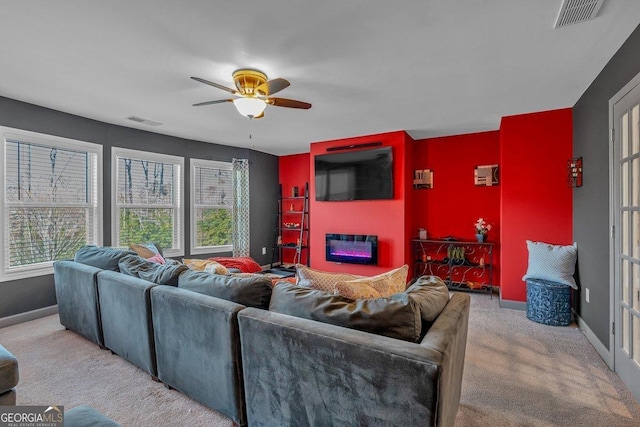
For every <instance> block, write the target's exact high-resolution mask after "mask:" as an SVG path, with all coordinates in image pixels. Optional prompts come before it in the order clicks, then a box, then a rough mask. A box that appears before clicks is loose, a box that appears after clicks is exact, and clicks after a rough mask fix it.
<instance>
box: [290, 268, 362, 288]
mask: <svg viewBox="0 0 640 427" xmlns="http://www.w3.org/2000/svg"><path fill="white" fill-rule="evenodd" d="M296 275H297V277H298V285H299V286H304V287H306V288H311V289H317V290H320V291H325V292H329V293H333V292H334V287H335V285H336V283H338V282H346V281H349V280H355V279H360V278H362V277H363V276H357V275H355V274H349V273H331V272H328V271H320V270H314V269H313V268H309V267H307V266H306V265H302V264H296Z"/></svg>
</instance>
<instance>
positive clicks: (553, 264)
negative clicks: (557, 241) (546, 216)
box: [522, 240, 578, 290]
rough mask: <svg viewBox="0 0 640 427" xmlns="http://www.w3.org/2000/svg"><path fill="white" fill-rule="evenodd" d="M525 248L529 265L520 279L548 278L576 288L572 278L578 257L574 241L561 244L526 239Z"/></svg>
mask: <svg viewBox="0 0 640 427" xmlns="http://www.w3.org/2000/svg"><path fill="white" fill-rule="evenodd" d="M527 249H528V250H529V265H528V267H527V273H526V274H525V275H524V276H523V277H522V280H525V281H526V280H527V279H541V280H548V281H550V282H556V283H562V284H564V285H567V286H571V287H572V288H573V289H576V290H577V289H578V285H576V281H575V279H574V278H573V273H574V272H575V268H576V259H577V257H578V246H577V244H576V243H574V244H573V245H566V246H563V245H552V244H549V243H543V242H532V241H531V240H527Z"/></svg>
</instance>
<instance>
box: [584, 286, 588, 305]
mask: <svg viewBox="0 0 640 427" xmlns="http://www.w3.org/2000/svg"><path fill="white" fill-rule="evenodd" d="M584 291H585V292H584V299H585V300H586V301H587V302H589V288H584Z"/></svg>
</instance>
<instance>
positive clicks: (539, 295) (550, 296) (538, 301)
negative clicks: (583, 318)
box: [527, 279, 571, 326]
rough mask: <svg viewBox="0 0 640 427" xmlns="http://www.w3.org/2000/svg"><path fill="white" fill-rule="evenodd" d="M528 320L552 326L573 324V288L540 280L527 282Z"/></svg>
mask: <svg viewBox="0 0 640 427" xmlns="http://www.w3.org/2000/svg"><path fill="white" fill-rule="evenodd" d="M527 319H529V320H533V321H534V322H538V323H542V324H544V325H551V326H567V325H570V324H571V287H570V286H567V285H564V284H561V283H555V282H549V281H546V280H540V279H528V280H527Z"/></svg>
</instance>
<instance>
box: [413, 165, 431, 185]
mask: <svg viewBox="0 0 640 427" xmlns="http://www.w3.org/2000/svg"><path fill="white" fill-rule="evenodd" d="M413 188H415V189H424V188H433V171H432V170H431V169H416V170H414V171H413Z"/></svg>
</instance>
